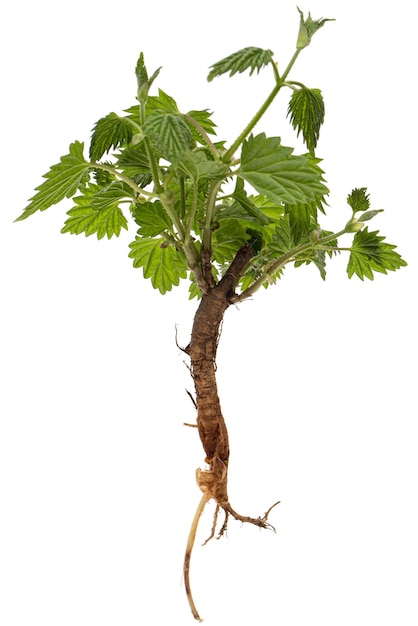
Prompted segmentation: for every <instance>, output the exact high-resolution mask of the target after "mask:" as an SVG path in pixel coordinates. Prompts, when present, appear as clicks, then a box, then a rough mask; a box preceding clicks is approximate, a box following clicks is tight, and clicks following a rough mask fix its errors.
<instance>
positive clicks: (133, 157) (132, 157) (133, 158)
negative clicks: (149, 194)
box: [117, 143, 151, 187]
mask: <svg viewBox="0 0 418 626" xmlns="http://www.w3.org/2000/svg"><path fill="white" fill-rule="evenodd" d="M117 167H118V168H120V169H121V170H122V171H123V173H124V174H125V175H126V176H128V177H129V178H131V179H132V180H133V181H134V182H135V183H136V184H137V185H140V186H141V187H145V186H146V185H148V184H149V183H150V182H151V172H150V166H149V162H148V156H147V153H146V151H145V147H144V145H143V143H140V144H137V145H136V146H129V147H128V148H124V149H123V150H122V151H121V153H120V154H119V156H118V160H117Z"/></svg>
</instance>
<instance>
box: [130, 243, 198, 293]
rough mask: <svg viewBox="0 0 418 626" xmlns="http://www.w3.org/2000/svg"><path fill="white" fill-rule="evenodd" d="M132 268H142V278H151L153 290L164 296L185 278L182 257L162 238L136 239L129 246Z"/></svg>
mask: <svg viewBox="0 0 418 626" xmlns="http://www.w3.org/2000/svg"><path fill="white" fill-rule="evenodd" d="M129 247H130V248H131V251H130V253H129V257H130V258H131V259H133V260H134V262H133V265H134V267H142V268H143V273H144V278H151V282H152V286H153V287H154V289H159V291H160V293H162V294H165V293H166V292H167V291H171V289H172V287H173V285H175V286H177V285H178V284H179V282H180V279H181V278H187V268H186V261H185V259H184V256H183V255H182V254H181V253H180V252H179V251H177V250H175V248H174V247H173V246H171V245H170V244H168V242H167V241H166V240H165V239H163V238H158V239H154V238H151V237H136V238H135V241H133V242H132V243H131V244H129Z"/></svg>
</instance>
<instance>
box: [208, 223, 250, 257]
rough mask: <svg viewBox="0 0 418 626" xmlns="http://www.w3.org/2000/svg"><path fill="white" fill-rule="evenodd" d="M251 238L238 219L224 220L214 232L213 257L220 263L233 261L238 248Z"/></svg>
mask: <svg viewBox="0 0 418 626" xmlns="http://www.w3.org/2000/svg"><path fill="white" fill-rule="evenodd" d="M248 239H249V235H248V234H247V232H246V229H245V228H244V227H243V226H242V225H241V224H240V223H239V222H237V221H236V220H222V221H221V222H220V226H219V228H217V229H216V230H215V231H214V232H213V237H212V248H213V257H214V259H215V261H217V262H218V263H221V264H222V263H226V262H228V261H232V259H233V258H234V256H235V255H236V253H237V250H238V249H239V248H240V247H241V246H243V245H244V244H245V243H246V241H247V240H248Z"/></svg>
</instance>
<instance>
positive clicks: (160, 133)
mask: <svg viewBox="0 0 418 626" xmlns="http://www.w3.org/2000/svg"><path fill="white" fill-rule="evenodd" d="M144 132H145V133H146V134H147V135H148V136H149V137H150V139H151V141H152V142H153V143H154V144H155V145H156V146H157V149H158V150H159V151H160V153H161V155H162V156H163V157H164V158H165V159H167V160H168V161H170V162H171V163H174V164H175V163H177V162H178V161H179V159H180V158H181V157H182V156H183V155H184V153H185V152H186V150H188V149H189V148H191V147H192V145H193V139H192V134H191V132H190V129H189V126H188V124H187V123H186V122H185V121H184V119H183V118H182V117H180V115H175V114H172V113H158V112H155V113H153V114H152V115H150V116H149V117H147V119H146V121H145V124H144Z"/></svg>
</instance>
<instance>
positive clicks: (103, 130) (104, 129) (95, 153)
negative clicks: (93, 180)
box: [89, 113, 137, 161]
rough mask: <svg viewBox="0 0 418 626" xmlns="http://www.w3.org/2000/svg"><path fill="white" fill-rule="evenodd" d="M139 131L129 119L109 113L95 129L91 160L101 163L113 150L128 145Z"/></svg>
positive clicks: (92, 137) (97, 123)
mask: <svg viewBox="0 0 418 626" xmlns="http://www.w3.org/2000/svg"><path fill="white" fill-rule="evenodd" d="M135 132H137V129H136V128H135V126H134V125H133V123H132V121H131V120H130V118H129V117H120V116H119V115H116V113H109V115H106V117H102V118H101V119H100V120H98V121H97V122H96V124H95V125H94V127H93V131H92V135H91V140H90V152H89V154H90V159H91V160H92V161H100V159H101V158H102V156H103V155H104V154H105V153H106V152H109V150H110V149H111V148H117V147H119V146H123V145H127V144H128V143H129V142H130V141H131V139H132V137H133V135H134V134H135Z"/></svg>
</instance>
